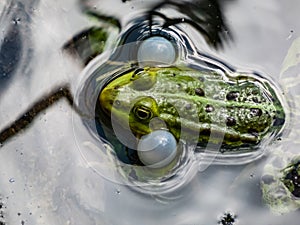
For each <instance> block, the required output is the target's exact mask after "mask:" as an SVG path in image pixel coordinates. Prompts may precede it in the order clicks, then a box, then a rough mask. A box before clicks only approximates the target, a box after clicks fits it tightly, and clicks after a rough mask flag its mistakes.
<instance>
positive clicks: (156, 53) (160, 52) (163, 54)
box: [137, 36, 176, 64]
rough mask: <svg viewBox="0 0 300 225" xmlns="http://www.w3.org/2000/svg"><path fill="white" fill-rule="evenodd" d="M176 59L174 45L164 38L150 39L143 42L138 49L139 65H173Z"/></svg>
mask: <svg viewBox="0 0 300 225" xmlns="http://www.w3.org/2000/svg"><path fill="white" fill-rule="evenodd" d="M175 59H176V51H175V47H174V45H173V44H172V43H171V42H170V41H169V40H167V39H166V38H164V37H159V36H155V37H150V38H148V39H146V40H145V41H143V42H142V43H141V45H140V47H139V49H138V53H137V60H138V62H139V63H142V64H144V63H153V62H155V63H162V64H172V63H173V62H174V61H175Z"/></svg>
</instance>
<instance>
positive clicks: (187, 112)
mask: <svg viewBox="0 0 300 225" xmlns="http://www.w3.org/2000/svg"><path fill="white" fill-rule="evenodd" d="M275 93H276V92H275V91H274V89H273V88H272V87H271V86H270V85H269V83H268V82H267V81H266V80H258V79H257V78H255V77H254V76H250V75H249V76H247V75H245V74H243V75H237V76H229V75H222V74H218V73H217V72H212V71H197V70H193V69H190V68H187V67H182V68H177V67H167V68H164V67H162V68H159V67H153V68H150V67H148V68H147V67H146V68H139V69H136V70H134V71H131V72H128V73H125V74H123V75H121V76H119V77H117V78H115V79H114V80H112V81H111V82H109V83H108V84H107V85H106V86H105V87H104V88H103V90H102V91H101V93H100V94H99V103H100V104H99V105H100V107H101V112H102V113H103V114H102V115H101V116H100V117H102V118H105V120H106V118H110V117H111V116H113V117H114V118H117V120H118V123H119V124H120V125H121V126H123V127H125V126H126V124H128V121H129V126H130V129H131V131H132V133H133V134H134V135H135V136H136V137H137V138H139V137H140V136H142V135H145V134H147V133H150V132H151V131H152V130H153V129H162V128H164V129H168V130H169V131H170V132H171V133H172V134H173V135H174V136H175V137H176V139H177V140H179V139H184V140H185V141H190V139H192V138H193V137H195V135H196V136H197V137H196V140H191V141H196V142H197V144H198V145H200V146H205V145H206V144H207V143H208V142H213V143H215V144H218V143H221V145H222V151H237V149H240V150H241V149H243V151H251V150H252V149H253V148H251V147H255V146H257V145H258V144H259V143H260V142H261V141H262V140H263V138H264V137H265V136H268V135H271V134H272V135H274V134H278V132H279V131H280V130H281V128H282V126H283V124H284V121H285V113H284V110H283V107H282V105H281V103H280V101H279V99H278V97H277V96H276V94H275ZM153 118H156V123H155V125H151V123H150V121H151V120H152V119H153ZM157 121H160V122H157ZM161 121H163V122H164V123H163V122H161ZM149 123H150V126H149ZM164 124H165V125H164ZM181 130H182V132H181ZM212 132H216V133H220V135H219V136H220V138H214V139H210V134H211V133H212Z"/></svg>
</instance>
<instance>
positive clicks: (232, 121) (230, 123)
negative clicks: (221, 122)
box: [226, 117, 236, 127]
mask: <svg viewBox="0 0 300 225" xmlns="http://www.w3.org/2000/svg"><path fill="white" fill-rule="evenodd" d="M235 124H236V120H235V119H234V118H233V117H228V118H227V119H226V125H227V126H229V127H230V126H234V125H235Z"/></svg>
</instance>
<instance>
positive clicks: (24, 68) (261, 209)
mask: <svg viewBox="0 0 300 225" xmlns="http://www.w3.org/2000/svg"><path fill="white" fill-rule="evenodd" d="M80 2H81V3H82V4H84V7H81V8H82V9H86V7H88V8H90V9H93V11H97V12H100V11H101V12H111V13H108V14H109V16H112V15H113V17H114V18H117V19H118V20H119V21H120V24H121V25H122V26H121V27H122V28H123V29H124V30H126V28H128V27H127V26H129V25H126V24H127V22H128V21H129V20H130V18H131V15H133V17H135V16H136V15H138V13H139V12H140V10H143V9H150V7H153V6H155V5H157V4H159V2H153V1H125V2H124V1H123V2H124V3H123V2H122V1H117V0H115V1H114V2H113V3H112V2H111V1H95V0H90V1H80ZM174 2H175V1H174ZM226 2H227V1H226ZM228 2H230V4H224V5H222V7H221V8H220V10H221V12H223V17H222V18H226V21H227V23H226V24H227V26H228V27H229V28H230V30H231V34H232V36H233V37H234V42H231V43H226V44H223V49H222V50H218V51H217V50H214V48H211V47H210V45H209V44H207V43H208V42H206V41H207V38H206V37H205V34H204V33H203V32H202V33H201V32H200V33H199V29H197V28H198V27H197V26H195V25H193V23H191V22H190V23H180V24H178V26H180V27H182V28H183V30H184V31H185V32H186V33H188V34H189V38H190V39H191V40H193V42H194V44H195V45H196V46H197V48H198V49H199V51H200V52H201V53H203V54H205V55H208V56H211V57H216V58H218V59H224V60H226V62H229V63H230V64H231V65H235V66H236V67H239V68H246V69H250V70H252V69H255V70H260V71H262V72H264V73H266V74H268V75H269V76H270V77H271V78H272V79H273V80H275V81H277V83H279V85H280V86H281V87H282V89H283V90H284V95H285V96H288V97H287V99H288V100H289V101H290V104H289V105H290V106H291V107H290V108H291V114H292V116H291V118H292V121H293V122H292V123H291V124H290V126H288V129H287V130H290V132H287V134H286V135H285V136H283V137H282V140H278V141H277V142H276V143H275V144H274V145H273V147H272V149H269V154H268V155H267V156H266V157H264V158H262V159H260V160H257V161H255V162H252V163H250V164H247V165H243V166H222V165H219V166H217V165H216V166H210V167H208V168H207V169H206V170H205V171H203V172H201V173H198V174H197V176H196V177H195V178H194V179H193V180H192V181H191V182H190V183H189V184H188V185H186V186H185V187H184V188H182V189H180V190H175V191H174V192H172V193H169V194H165V195H162V196H149V195H143V194H141V193H138V192H136V191H133V190H131V189H130V188H128V187H126V186H123V185H122V184H118V183H114V182H111V181H109V180H106V179H104V178H103V177H101V176H99V175H98V174H97V173H95V172H94V171H93V169H91V167H93V165H87V164H86V161H84V160H83V158H82V156H81V154H80V152H79V151H78V146H76V143H75V140H74V136H73V126H72V113H73V112H72V108H71V107H69V106H68V105H67V104H66V101H64V100H62V101H58V102H57V103H55V104H54V105H53V106H51V107H50V108H48V109H47V110H46V111H45V112H44V113H40V114H38V115H37V116H36V119H35V120H34V121H33V122H32V124H31V126H30V127H29V128H28V129H26V130H23V131H21V133H20V134H18V135H16V136H15V137H12V138H11V139H10V140H9V141H7V142H5V143H4V145H3V146H2V147H1V163H0V166H1V167H0V171H1V173H0V176H1V179H0V185H1V193H0V195H1V201H2V203H1V205H3V206H5V207H3V206H2V208H1V210H2V209H3V215H4V221H6V222H7V224H141V221H143V222H142V223H143V224H157V223H160V224H218V223H219V224H221V223H222V222H220V221H222V219H224V216H226V215H227V214H226V213H230V214H232V215H236V218H235V220H236V221H237V224H253V223H255V224H258V225H260V224H261V225H266V224H275V225H276V224H277V225H281V224H284V223H285V224H297V221H299V211H294V212H289V213H285V214H284V215H281V216H279V217H278V216H275V215H274V214H273V212H272V211H270V209H269V208H268V207H267V206H266V204H265V201H263V200H262V191H261V176H262V175H263V174H264V173H266V171H267V175H270V176H272V177H275V178H276V177H278V174H279V171H278V170H276V169H274V170H272V169H271V170H265V168H270V167H271V166H274V165H275V163H273V162H274V158H275V159H276V158H277V159H279V161H280V160H281V161H289V157H290V156H289V155H291V157H292V156H293V155H296V154H298V147H299V146H298V145H299V143H298V141H297V137H298V130H299V124H298V122H297V121H299V120H298V119H297V118H298V117H299V113H298V112H299V105H298V102H299V101H297V99H298V98H299V90H300V89H299V88H298V80H299V78H298V73H299V72H298V71H299V70H298V67H297V66H298V65H299V61H297V55H298V53H299V48H298V45H297V37H298V36H299V25H298V22H297V20H296V19H295V18H296V16H297V15H298V14H297V13H298V12H297V6H299V3H298V2H297V1H296V0H295V1H292V0H291V1H289V2H288V3H281V1H278V0H269V1H264V2H261V1H251V2H249V1H246V0H236V1H228ZM114 3H115V4H116V5H117V7H111V5H112V4H114ZM206 3H207V1H197V3H194V4H199V5H201V6H203V9H202V10H205V8H207V7H206V6H208V7H209V5H207V4H206ZM211 4H212V5H213V4H217V1H211ZM218 4H221V2H218ZM181 6H182V3H181V2H180V3H178V2H177V4H175V6H170V5H169V4H165V5H164V6H163V8H162V9H160V10H158V11H159V13H161V14H160V17H162V15H165V14H166V13H167V15H168V19H167V20H165V22H166V23H167V25H169V24H172V23H173V22H178V18H180V17H181V16H182V14H184V13H185V12H186V9H185V8H183V7H181ZM0 7H1V11H2V13H1V24H0V26H1V29H2V30H1V35H2V36H1V49H0V51H1V57H0V60H1V62H0V66H1V70H0V71H2V72H3V71H4V72H3V74H1V75H2V76H1V77H3V75H5V73H9V76H8V78H5V79H7V80H8V81H6V80H5V79H4V78H3V79H2V78H1V80H0V81H1V84H0V85H1V89H0V92H1V93H0V98H1V101H0V105H1V106H0V107H1V109H2V111H1V115H0V121H1V122H0V124H1V126H0V129H1V130H3V129H4V128H5V127H6V126H7V125H8V124H10V123H11V122H13V121H14V120H15V119H16V118H19V116H20V114H22V113H23V112H26V110H27V109H28V107H29V106H31V105H32V104H34V103H35V102H36V101H37V100H38V99H39V98H40V96H44V94H45V93H50V92H51V91H50V90H52V89H54V88H56V87H57V86H60V85H62V84H64V83H69V84H70V86H71V91H72V93H75V92H76V91H77V90H76V87H77V82H78V79H82V78H81V77H80V75H79V74H80V72H81V69H82V68H81V66H80V63H79V62H78V61H77V62H76V63H75V64H73V62H74V61H73V60H71V59H69V58H68V56H67V55H65V54H64V53H62V50H61V47H62V46H63V45H64V44H65V43H66V41H67V40H70V38H71V37H72V36H74V34H77V33H80V32H81V31H82V30H85V29H88V28H90V27H92V26H94V25H95V24H96V25H97V24H98V26H99V23H98V21H97V22H95V21H94V20H89V19H88V18H87V17H86V16H85V15H83V14H82V12H81V10H79V7H78V5H77V2H76V1H72V0H67V1H63V2H61V1H58V0H54V1H51V2H45V1H41V2H38V1H27V2H26V4H25V3H24V2H23V3H22V1H20V2H18V1H6V2H1V3H0ZM120 8H121V9H122V10H120ZM298 8H299V7H298ZM100 9H101V10H100ZM176 10H178V11H180V12H179V15H180V16H174V17H173V15H176ZM191 10H192V9H191ZM8 12H9V13H8ZM24 12H26V13H24ZM192 12H193V13H191V14H189V16H190V17H192V16H194V15H195V14H196V16H199V18H194V19H193V18H189V16H187V17H186V20H188V19H189V20H191V21H192V22H194V21H198V22H200V23H201V21H204V22H203V29H205V30H206V31H207V29H209V27H207V26H208V24H209V23H206V22H207V21H205V19H204V20H203V18H202V17H201V15H202V14H200V15H199V14H197V13H198V12H197V11H196V10H195V11H192ZM213 12H215V11H213ZM24 15H26V16H28V15H29V18H26V16H25V17H24ZM171 15H172V17H171ZM16 18H20V20H19V19H16ZM206 18H209V17H206ZM162 19H164V18H162ZM198 19H201V21H199V20H198ZM168 23H169V24H168ZM129 24H130V23H129ZM224 24H225V23H224ZM16 27H20V28H19V29H18V28H16ZM228 27H227V28H226V29H225V28H224V27H223V28H224V29H220V30H219V31H218V32H221V33H222V32H225V33H226V31H227V30H228ZM291 30H293V32H292V33H291ZM212 31H215V30H214V29H212ZM121 32H122V31H121ZM218 32H217V33H218ZM215 34H216V33H215ZM224 35H225V34H224ZM221 36H222V35H221ZM219 37H220V36H219ZM270 38H271V39H272V41H270ZM215 40H217V39H215ZM293 43H294V44H293ZM113 45H114V41H113V39H112V42H111V46H113ZM213 45H214V44H213ZM11 46H14V47H11ZM8 48H9V49H13V51H9V52H10V53H9V54H5V55H4V53H3V52H4V51H6V50H7V49H8ZM289 48H290V50H289V51H288V49H289ZM98 50H99V49H98ZM88 54H89V53H88ZM286 54H288V56H287V57H285V56H286ZM284 58H286V60H285V62H284V66H283V68H284V69H282V72H281V73H280V71H281V64H282V62H283V59H284ZM8 61H11V64H9V63H8ZM279 74H280V75H279ZM4 77H5V76H4ZM76 117H77V114H74V118H76ZM77 119H78V120H76V121H80V118H77ZM75 126H77V128H80V127H82V124H80V123H78V124H76V125H75ZM287 152H288V153H287ZM275 161H276V160H275ZM277 161H278V160H277ZM271 168H275V167H271ZM281 168H282V167H281ZM270 171H271V172H270ZM12 180H13V181H14V182H11V181H12ZM273 184H274V183H273ZM275 185H276V184H275ZM276 188H278V189H280V188H281V187H278V186H276ZM270 190H271V191H270V192H269V194H271V195H270V196H271V197H270V198H272V196H275V198H276V196H277V192H276V191H275V189H270ZM269 204H270V202H269ZM285 204H287V205H288V206H289V205H290V204H289V202H285ZM271 208H272V205H271ZM296 208H297V205H296ZM116 215H117V217H116ZM254 218H255V221H254ZM1 222H2V221H1ZM228 223H229V224H230V218H229V219H228Z"/></svg>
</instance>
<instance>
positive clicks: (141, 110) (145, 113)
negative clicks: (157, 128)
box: [133, 106, 153, 120]
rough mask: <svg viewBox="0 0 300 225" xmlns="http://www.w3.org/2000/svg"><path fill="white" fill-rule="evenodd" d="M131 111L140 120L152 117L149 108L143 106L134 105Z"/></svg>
mask: <svg viewBox="0 0 300 225" xmlns="http://www.w3.org/2000/svg"><path fill="white" fill-rule="evenodd" d="M133 113H134V115H135V116H136V117H137V118H139V119H140V120H149V119H151V118H152V117H153V114H152V112H151V110H150V109H149V108H147V107H145V106H137V107H135V108H134V109H133Z"/></svg>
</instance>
